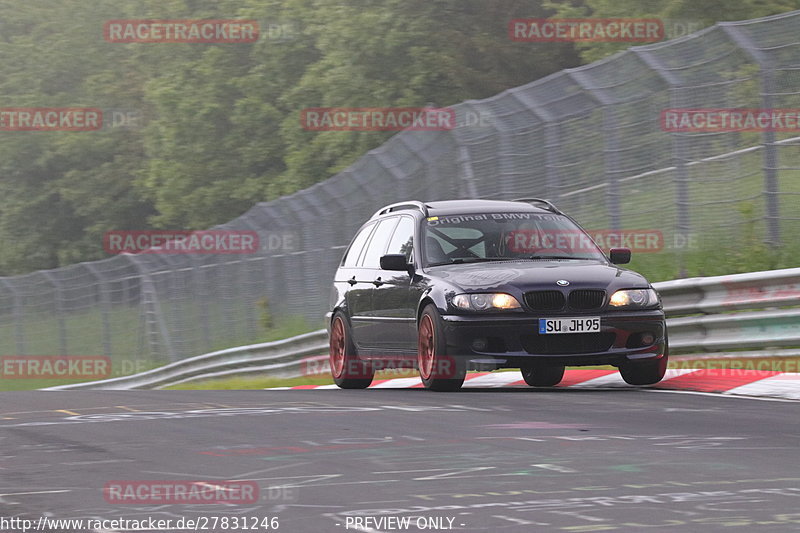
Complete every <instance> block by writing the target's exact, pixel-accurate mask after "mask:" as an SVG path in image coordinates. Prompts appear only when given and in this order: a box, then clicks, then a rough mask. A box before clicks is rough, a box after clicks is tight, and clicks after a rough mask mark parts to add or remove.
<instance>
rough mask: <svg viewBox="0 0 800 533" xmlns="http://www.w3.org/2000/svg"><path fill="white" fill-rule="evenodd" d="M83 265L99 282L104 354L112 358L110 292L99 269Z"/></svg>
mask: <svg viewBox="0 0 800 533" xmlns="http://www.w3.org/2000/svg"><path fill="white" fill-rule="evenodd" d="M81 264H82V265H83V266H84V267H86V270H88V271H89V273H90V274H91V275H92V276H94V278H95V279H96V280H97V286H98V290H99V292H100V313H101V315H102V321H103V333H102V337H103V352H105V353H104V354H103V355H106V356H108V357H111V356H112V353H111V351H112V350H111V346H112V344H111V321H110V319H109V316H108V315H109V312H110V308H111V301H110V298H109V295H108V291H106V290H105V283H104V282H103V279H102V277H101V276H100V274H99V273H98V272H97V268H96V267H94V266H92V264H91V263H81Z"/></svg>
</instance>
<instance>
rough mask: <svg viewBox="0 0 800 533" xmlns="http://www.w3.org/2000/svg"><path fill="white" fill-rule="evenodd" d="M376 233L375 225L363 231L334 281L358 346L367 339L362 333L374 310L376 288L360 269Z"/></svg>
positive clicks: (352, 245) (369, 277)
mask: <svg viewBox="0 0 800 533" xmlns="http://www.w3.org/2000/svg"><path fill="white" fill-rule="evenodd" d="M374 230H375V223H374V222H373V223H370V224H367V225H365V226H364V227H363V228H361V230H360V231H359V232H358V234H357V235H356V236H355V238H353V241H352V243H351V244H350V247H349V248H348V249H347V252H346V253H345V256H344V257H343V258H342V263H341V266H340V267H339V269H338V270H337V272H336V279H335V280H334V284H335V286H336V290H337V291H339V293H340V294H343V295H344V301H345V305H346V307H347V313H348V315H349V316H350V323H351V324H352V334H353V341H354V342H355V343H356V346H360V345H361V344H362V337H363V335H364V332H363V331H362V329H363V326H364V325H365V324H366V322H365V321H364V320H363V319H364V317H365V316H367V314H368V313H369V312H370V310H371V308H372V301H371V300H372V288H373V285H372V281H373V275H372V273H370V272H365V271H364V270H363V269H362V268H360V267H359V266H358V265H359V262H360V260H361V258H362V257H363V255H364V250H365V248H366V245H367V242H369V238H370V237H371V236H372V232H373V231H374Z"/></svg>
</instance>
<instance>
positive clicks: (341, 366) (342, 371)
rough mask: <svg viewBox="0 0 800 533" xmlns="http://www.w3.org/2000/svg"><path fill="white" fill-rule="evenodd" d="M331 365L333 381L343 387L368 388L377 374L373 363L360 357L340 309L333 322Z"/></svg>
mask: <svg viewBox="0 0 800 533" xmlns="http://www.w3.org/2000/svg"><path fill="white" fill-rule="evenodd" d="M330 365H331V374H332V375H333V382H334V383H336V385H338V386H339V387H340V388H342V389H366V388H367V387H369V385H370V383H372V378H373V377H374V376H375V371H374V370H373V368H372V365H371V364H370V363H368V362H366V361H362V360H360V359H359V358H358V355H357V354H356V346H355V344H354V343H353V339H352V336H351V333H350V325H349V323H348V321H347V318H346V317H345V316H344V314H343V313H342V312H340V311H339V312H337V313H336V314H335V315H334V316H333V321H332V322H331V339H330Z"/></svg>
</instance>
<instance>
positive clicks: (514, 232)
mask: <svg viewBox="0 0 800 533" xmlns="http://www.w3.org/2000/svg"><path fill="white" fill-rule="evenodd" d="M422 237H423V242H424V250H425V258H424V261H425V265H426V266H436V265H445V264H451V263H470V262H481V261H508V260H537V259H584V260H586V259H600V260H603V259H604V257H605V256H604V255H603V252H602V251H601V250H600V249H599V248H598V247H597V245H596V244H595V243H594V242H593V241H592V239H591V237H589V235H587V234H586V232H584V231H583V230H581V229H580V228H579V227H578V226H577V225H576V224H575V223H574V222H572V221H571V220H570V219H569V218H567V217H565V216H563V215H555V214H549V213H541V214H540V213H476V214H465V215H447V216H431V217H428V218H427V219H425V220H424V221H423V235H422Z"/></svg>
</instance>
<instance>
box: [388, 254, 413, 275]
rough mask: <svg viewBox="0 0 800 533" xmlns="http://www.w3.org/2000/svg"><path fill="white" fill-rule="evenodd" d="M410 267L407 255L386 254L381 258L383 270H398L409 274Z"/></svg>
mask: <svg viewBox="0 0 800 533" xmlns="http://www.w3.org/2000/svg"><path fill="white" fill-rule="evenodd" d="M409 267H410V265H409V264H408V261H406V254H386V255H384V256H383V257H381V269H382V270H397V271H405V272H408V270H409Z"/></svg>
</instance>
